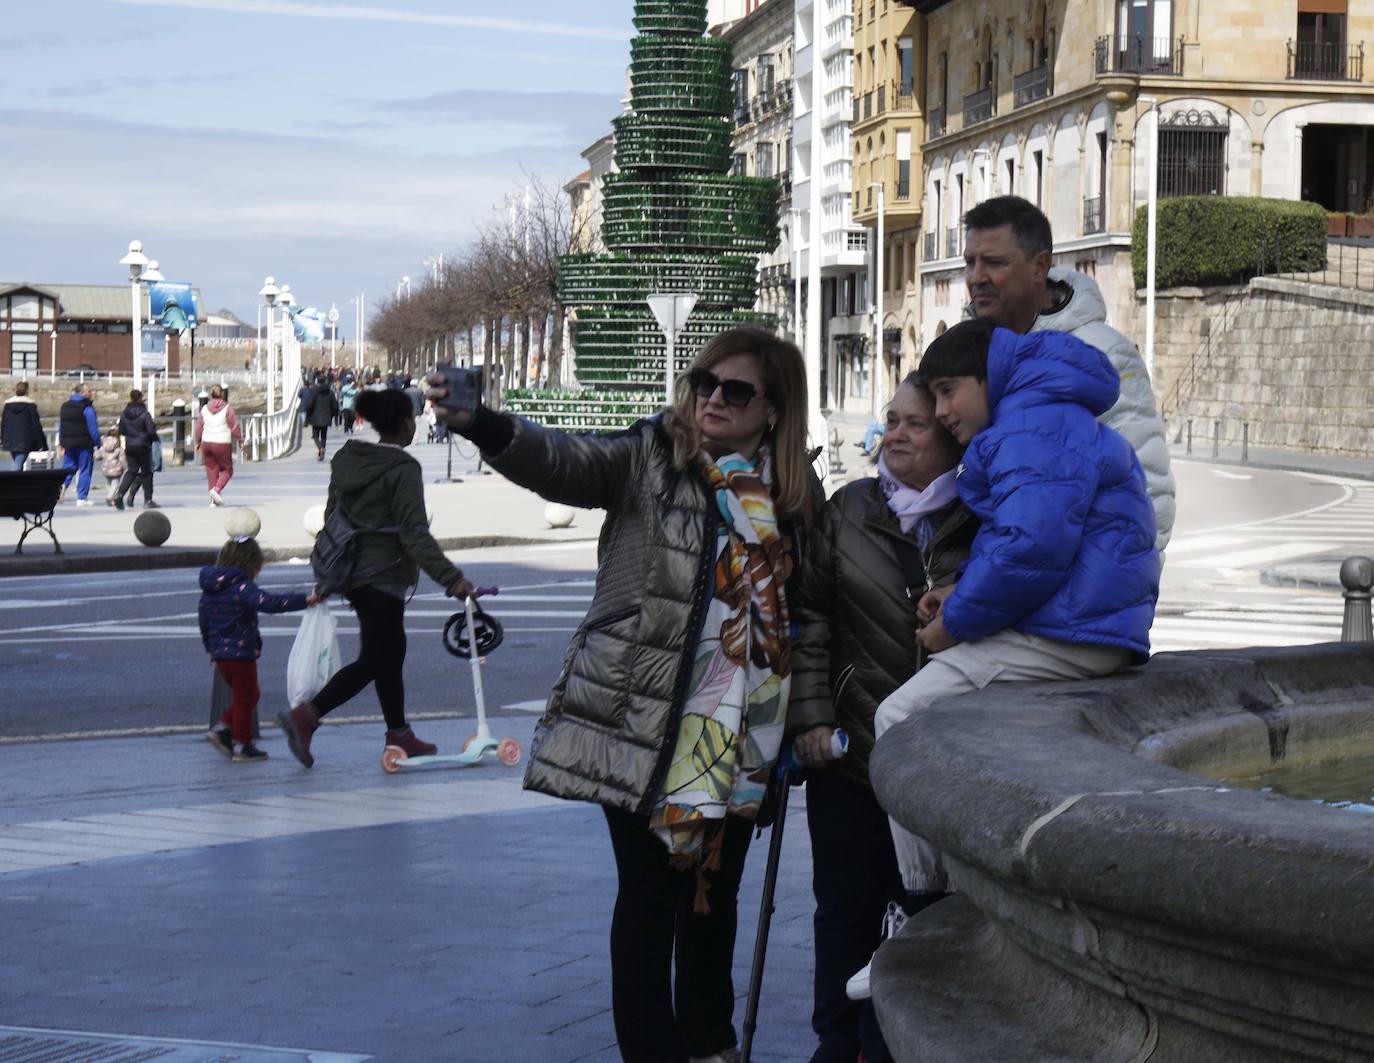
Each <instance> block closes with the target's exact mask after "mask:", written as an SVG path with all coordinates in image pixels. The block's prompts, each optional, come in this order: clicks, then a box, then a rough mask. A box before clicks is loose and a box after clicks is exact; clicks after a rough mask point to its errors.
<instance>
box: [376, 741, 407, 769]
mask: <svg viewBox="0 0 1374 1063" xmlns="http://www.w3.org/2000/svg"><path fill="white" fill-rule="evenodd" d="M409 759H410V758H409V757H408V756H407V755H406V751H405V750H404V749H402V748H401V747H400V746H387V747H386V748H385V749H384V750H382V771H384V772H386V773H387V774H388V775H395V774H396V773H397V772H398V771H400V770H401V765H402V764H404V763H405V762H406V761H407V760H409Z"/></svg>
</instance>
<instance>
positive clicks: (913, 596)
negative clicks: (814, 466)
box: [787, 373, 978, 1063]
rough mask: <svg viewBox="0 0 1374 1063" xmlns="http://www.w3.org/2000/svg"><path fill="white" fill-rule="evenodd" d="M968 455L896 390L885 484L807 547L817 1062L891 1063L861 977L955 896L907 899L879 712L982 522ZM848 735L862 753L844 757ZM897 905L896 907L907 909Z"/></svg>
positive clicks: (843, 496) (800, 657) (825, 521)
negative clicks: (900, 936) (966, 478)
mask: <svg viewBox="0 0 1374 1063" xmlns="http://www.w3.org/2000/svg"><path fill="white" fill-rule="evenodd" d="M962 451H963V448H962V447H961V446H959V444H958V443H956V442H955V440H954V438H953V437H952V436H951V435H950V434H949V433H948V432H946V431H945V430H944V428H943V427H941V425H940V423H939V422H938V421H936V419H935V400H934V399H933V398H932V397H931V394H930V392H929V391H927V390H926V387H925V382H924V380H923V378H922V377H921V376H920V374H919V373H912V374H910V375H909V376H908V377H907V378H906V379H905V380H903V381H902V384H901V386H900V387H898V388H897V391H896V394H894V395H893V397H892V404H891V405H890V406H889V407H888V409H887V415H886V419H885V421H884V422H883V435H882V445H881V447H880V449H879V453H878V459H877V465H878V475H877V476H876V477H867V478H865V479H862V480H856V481H855V482H853V483H850V484H846V485H845V486H844V487H842V488H840V489H839V490H838V491H836V492H835V493H834V494H833V495H832V496H831V497H830V500H829V501H828V502H827V503H826V504H825V506H824V508H823V509H822V510H821V513H820V517H819V518H818V519H817V521H816V528H815V531H814V532H813V533H812V535H811V537H810V539H809V541H808V543H807V546H808V549H807V551H806V556H805V560H804V562H803V564H802V576H801V580H800V581H799V586H798V589H797V594H796V596H795V597H796V609H795V611H794V615H795V616H796V618H797V621H798V624H799V626H800V634H799V636H798V638H797V642H796V647H795V649H794V652H793V655H792V698H791V702H790V704H789V706H788V710H787V728H788V735H789V736H793V735H795V736H796V742H795V747H796V749H797V752H798V754H799V759H800V761H801V763H802V764H803V765H804V766H805V767H806V768H807V773H806V818H807V824H808V826H809V827H810V831H811V861H812V876H811V881H812V888H813V890H814V892H815V896H816V914H815V937H814V948H815V956H816V965H815V1005H814V1009H813V1011H812V1013H811V1025H812V1028H813V1029H815V1031H816V1036H817V1037H818V1038H819V1041H820V1043H819V1045H818V1047H817V1048H816V1051H815V1054H814V1055H813V1056H812V1057H811V1063H853V1061H854V1060H855V1059H857V1058H858V1056H859V1053H860V1051H862V1052H863V1058H864V1059H865V1060H866V1061H867V1063H890V1061H891V1060H892V1053H891V1052H890V1051H889V1050H888V1047H887V1044H886V1043H885V1042H884V1040H883V1035H882V1031H881V1030H879V1028H878V1020H877V1016H876V1015H875V1013H874V1011H873V1006H872V1004H871V1002H868V1001H864V1002H862V1003H860V1002H855V1001H853V1000H851V999H850V998H849V997H848V996H847V995H846V993H845V984H846V982H847V981H848V980H849V978H850V977H851V976H852V975H853V974H854V973H855V972H856V971H859V970H860V969H861V968H863V967H864V966H865V965H866V964H867V963H868V962H869V960H870V959H871V957H872V955H873V951H874V950H875V949H876V948H877V947H878V945H879V944H881V942H882V939H883V929H884V927H885V925H886V924H887V923H888V919H887V913H888V912H889V911H891V912H892V916H893V919H892V922H894V923H895V922H897V921H899V920H901V919H903V918H905V917H906V916H908V915H914V914H915V913H916V911H918V910H920V909H921V908H923V907H925V906H926V905H928V904H930V903H932V902H933V900H935V899H938V898H940V897H942V896H944V894H943V893H928V894H923V895H917V896H911V895H908V894H907V893H906V891H905V889H904V888H903V886H902V875H901V871H900V870H899V869H898V867H897V854H896V852H895V851H894V850H893V846H892V833H891V831H890V830H889V828H888V820H887V813H886V812H884V811H883V809H882V806H881V805H879V804H878V799H877V798H876V797H875V796H874V794H873V786H872V783H871V782H870V780H869V777H868V758H869V755H870V754H871V753H872V751H873V741H874V734H873V716H874V713H875V712H877V709H878V705H879V704H880V703H881V702H882V700H883V699H884V698H886V697H887V696H888V695H889V694H891V693H892V692H893V691H894V690H896V689H897V688H898V687H900V686H901V685H902V684H903V683H905V682H906V681H907V680H908V679H910V678H911V677H912V676H913V675H915V674H916V670H917V668H919V667H920V665H921V663H922V656H923V655H922V654H921V653H920V650H919V648H918V646H917V644H916V634H917V632H918V631H919V630H920V627H921V621H920V619H919V617H918V616H917V614H916V603H917V600H918V599H919V598H920V597H921V596H922V595H923V594H924V593H925V592H926V591H927V590H931V589H936V588H946V589H947V588H949V587H950V586H952V585H953V583H954V581H955V579H956V577H957V576H958V572H959V567H960V566H961V565H962V563H963V561H964V559H965V558H967V557H968V554H969V548H970V546H971V544H972V542H973V536H974V533H975V532H976V531H977V528H978V522H977V521H976V520H974V518H973V515H972V514H971V513H970V512H969V510H968V508H967V507H966V506H964V504H963V503H962V502H960V501H959V496H958V492H957V490H956V489H955V469H956V466H957V465H958V464H959V457H960V454H961V453H962ZM836 728H841V729H843V730H844V732H845V733H846V734H847V735H848V736H849V748H848V751H847V752H846V753H845V755H844V756H843V757H841V758H839V759H836V758H835V757H834V756H833V754H832V752H831V738H832V736H833V735H834V733H835V730H836ZM894 906H895V907H894Z"/></svg>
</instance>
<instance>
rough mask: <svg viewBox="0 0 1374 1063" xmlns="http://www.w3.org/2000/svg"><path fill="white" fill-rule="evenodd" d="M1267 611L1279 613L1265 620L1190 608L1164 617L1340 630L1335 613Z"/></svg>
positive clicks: (1279, 608) (1272, 608)
mask: <svg viewBox="0 0 1374 1063" xmlns="http://www.w3.org/2000/svg"><path fill="white" fill-rule="evenodd" d="M1266 611H1267V612H1272V613H1275V614H1277V615H1276V616H1274V618H1273V619H1272V620H1265V619H1264V618H1263V616H1261V615H1260V614H1259V613H1258V612H1255V613H1254V614H1252V615H1248V616H1247V615H1244V614H1237V613H1234V612H1232V611H1231V610H1229V609H1189V610H1188V612H1186V613H1184V614H1183V616H1181V617H1173V616H1169V617H1163V618H1162V619H1165V620H1231V621H1237V622H1239V623H1243V624H1267V625H1268V626H1269V627H1286V626H1287V625H1289V624H1296V625H1299V626H1302V625H1304V624H1307V625H1311V626H1313V627H1316V628H1321V627H1334V628H1336V630H1338V631H1339V630H1340V627H1341V617H1340V615H1339V614H1338V613H1337V614H1333V613H1314V612H1312V610H1310V609H1301V610H1294V611H1292V612H1286V611H1283V610H1282V607H1280V606H1272V607H1271V608H1270V609H1269V610H1266Z"/></svg>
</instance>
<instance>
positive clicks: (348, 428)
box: [339, 376, 358, 436]
mask: <svg viewBox="0 0 1374 1063" xmlns="http://www.w3.org/2000/svg"><path fill="white" fill-rule="evenodd" d="M357 397H358V385H356V384H355V383H353V378H352V377H351V376H350V377H349V378H348V380H347V382H346V383H345V384H344V386H343V387H341V388H340V389H339V416H340V418H341V419H342V421H343V430H344V435H346V436H351V435H352V434H353V425H354V422H355V421H356V420H357V414H356V413H354V411H353V402H354V400H355V399H356V398H357Z"/></svg>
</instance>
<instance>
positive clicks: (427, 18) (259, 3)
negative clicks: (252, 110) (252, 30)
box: [110, 0, 630, 41]
mask: <svg viewBox="0 0 1374 1063" xmlns="http://www.w3.org/2000/svg"><path fill="white" fill-rule="evenodd" d="M110 2H111V3H116V4H131V5H136V6H140V7H176V8H183V9H186V10H192V11H226V12H230V13H233V14H240V15H270V16H274V17H281V16H286V17H291V18H320V19H334V20H343V21H353V22H401V23H409V24H412V25H425V26H447V27H450V28H452V29H477V30H496V31H498V32H503V33H522V34H537V35H542V36H549V37H588V38H593V39H597V40H607V41H623V40H626V39H628V37H629V36H630V34H629V31H628V30H618V29H613V28H611V27H599V26H572V25H565V24H560V23H557V22H542V21H526V20H522V19H513V18H489V17H486V16H482V15H443V14H435V13H432V12H427V11H398V10H395V9H391V8H382V7H368V6H364V5H361V4H306V3H299V2H296V0H110Z"/></svg>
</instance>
